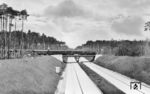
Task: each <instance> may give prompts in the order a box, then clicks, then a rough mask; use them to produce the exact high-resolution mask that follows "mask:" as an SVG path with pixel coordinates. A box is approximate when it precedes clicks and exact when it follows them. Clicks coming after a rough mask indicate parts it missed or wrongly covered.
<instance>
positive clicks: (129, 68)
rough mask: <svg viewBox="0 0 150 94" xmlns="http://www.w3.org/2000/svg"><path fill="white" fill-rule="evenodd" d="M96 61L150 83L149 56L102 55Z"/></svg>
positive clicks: (98, 63)
mask: <svg viewBox="0 0 150 94" xmlns="http://www.w3.org/2000/svg"><path fill="white" fill-rule="evenodd" d="M95 63H96V64H97V65H100V66H103V67H105V68H108V69H111V70H113V71H116V72H119V73H121V74H124V75H126V76H128V77H131V78H134V79H137V80H139V81H142V82H145V83H147V84H149V85H150V58H148V57H128V56H101V57H99V58H97V60H96V61H95Z"/></svg>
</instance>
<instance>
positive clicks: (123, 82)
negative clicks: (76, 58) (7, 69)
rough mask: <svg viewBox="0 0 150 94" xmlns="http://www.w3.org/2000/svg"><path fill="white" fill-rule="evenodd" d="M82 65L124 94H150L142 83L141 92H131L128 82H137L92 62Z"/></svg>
mask: <svg viewBox="0 0 150 94" xmlns="http://www.w3.org/2000/svg"><path fill="white" fill-rule="evenodd" d="M85 60H86V59H85V58H80V61H85ZM84 64H85V65H86V66H87V67H89V68H90V69H92V70H93V71H94V72H96V73H97V74H99V75H100V76H101V77H103V78H104V79H105V80H107V81H108V82H110V83H111V84H113V85H114V86H115V87H117V88H118V89H120V90H121V91H123V92H124V93H126V94H150V86H149V85H147V84H145V83H142V86H141V90H133V89H130V82H133V81H137V80H135V79H131V78H129V77H127V76H124V75H122V74H120V73H117V72H114V71H111V70H109V69H106V68H103V67H101V66H98V65H96V64H94V63H92V62H86V63H84Z"/></svg>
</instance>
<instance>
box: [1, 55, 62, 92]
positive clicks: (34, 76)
mask: <svg viewBox="0 0 150 94" xmlns="http://www.w3.org/2000/svg"><path fill="white" fill-rule="evenodd" d="M56 66H59V67H61V62H60V61H59V60H57V59H55V58H53V57H51V56H39V57H34V58H24V59H11V60H1V61H0V94H54V91H55V90H56V87H57V84H58V81H59V77H60V76H59V75H58V74H56V73H55V67H56Z"/></svg>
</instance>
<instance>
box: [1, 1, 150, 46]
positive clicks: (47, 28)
mask: <svg viewBox="0 0 150 94" xmlns="http://www.w3.org/2000/svg"><path fill="white" fill-rule="evenodd" d="M2 3H6V4H7V5H8V6H11V7H13V8H14V9H17V10H21V9H26V10H27V12H28V13H29V15H30V16H29V17H28V20H27V21H26V22H25V30H24V31H25V32H27V31H28V30H29V29H30V30H31V31H34V32H38V33H40V34H42V33H44V34H46V35H47V36H52V37H54V38H56V39H57V40H59V41H64V42H66V45H68V46H69V47H70V48H75V47H77V46H80V45H82V44H84V43H86V41H88V40H92V41H95V40H111V39H114V40H135V39H136V40H145V39H147V38H149V35H150V32H149V31H144V25H145V23H146V22H147V21H150V19H149V17H150V12H149V10H150V6H149V4H150V1H149V0H145V1H139V0H136V1H134V2H133V1H130V0H126V1H122V0H112V1H109V0H108V1H107V0H106V1H105V2H104V1H103V0H93V1H89V0H82V1H81V0H55V1H53V0H1V1H0V4H2ZM110 9H111V10H110ZM37 10H38V11H37ZM18 25H19V24H18ZM18 29H19V28H18Z"/></svg>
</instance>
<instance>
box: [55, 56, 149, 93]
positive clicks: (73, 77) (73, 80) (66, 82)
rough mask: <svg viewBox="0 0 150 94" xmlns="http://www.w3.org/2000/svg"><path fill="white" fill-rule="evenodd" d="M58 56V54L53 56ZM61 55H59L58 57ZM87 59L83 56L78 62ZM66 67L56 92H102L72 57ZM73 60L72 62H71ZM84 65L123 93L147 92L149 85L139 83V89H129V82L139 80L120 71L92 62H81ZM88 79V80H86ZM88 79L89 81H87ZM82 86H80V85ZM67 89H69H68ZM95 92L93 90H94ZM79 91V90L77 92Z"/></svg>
mask: <svg viewBox="0 0 150 94" xmlns="http://www.w3.org/2000/svg"><path fill="white" fill-rule="evenodd" d="M55 57H56V58H58V56H55ZM60 58H61V57H60V56H59V58H58V59H60ZM82 61H87V60H86V59H85V58H83V57H81V58H80V62H82ZM68 62H72V63H68V64H67V67H66V69H65V71H64V73H63V75H62V76H63V80H60V83H59V85H58V88H57V91H59V90H60V91H63V93H62V92H61V93H60V92H57V93H56V94H102V92H101V90H98V88H97V87H96V86H95V85H94V83H93V82H92V81H91V80H90V78H89V77H88V76H87V75H86V74H85V72H84V71H83V70H82V69H81V67H80V66H79V64H78V63H76V62H75V60H74V59H73V57H70V58H68ZM73 62H74V63H73ZM83 64H84V65H86V66H87V67H89V68H90V69H92V70H93V71H94V72H95V73H97V74H98V75H100V76H101V77H102V78H104V79H105V80H107V81H108V82H109V83H111V84H112V85H114V86H115V87H116V88H118V89H119V90H121V91H122V92H124V93H125V94H149V93H150V86H149V85H147V84H145V83H143V82H142V83H141V89H131V88H130V85H131V84H130V82H139V81H137V80H135V79H131V78H129V77H127V76H124V75H122V74H120V73H117V72H114V71H111V70H109V69H106V68H103V67H101V66H98V65H96V64H94V63H92V62H86V63H85V62H83ZM86 79H88V80H86ZM88 81H89V82H88ZM81 86H82V87H81ZM68 90H69V91H68ZM96 90H97V92H94V91H96ZM77 91H79V92H77Z"/></svg>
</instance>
